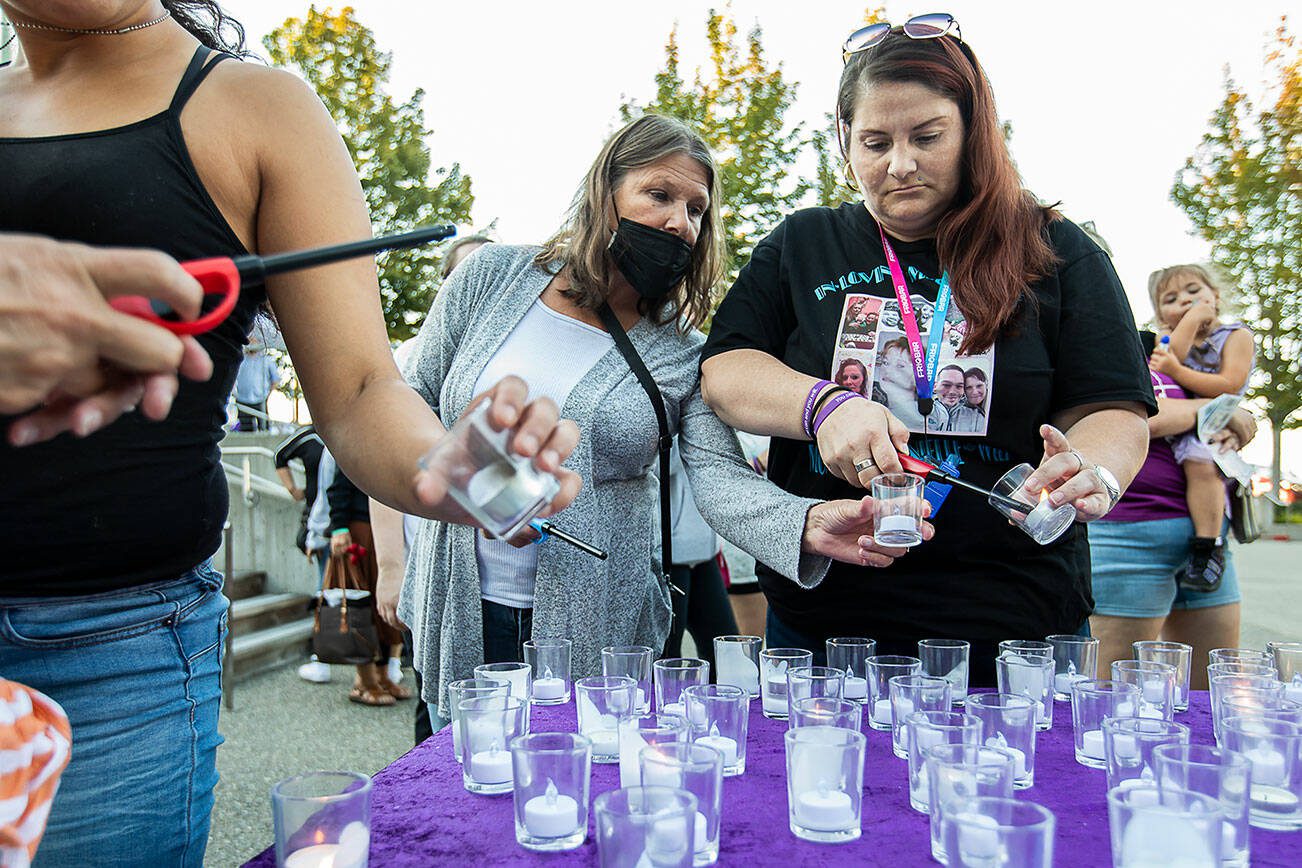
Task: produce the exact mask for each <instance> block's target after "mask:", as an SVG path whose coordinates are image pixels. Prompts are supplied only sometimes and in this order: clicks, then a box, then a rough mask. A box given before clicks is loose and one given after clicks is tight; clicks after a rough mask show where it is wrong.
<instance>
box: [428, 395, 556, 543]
mask: <svg viewBox="0 0 1302 868" xmlns="http://www.w3.org/2000/svg"><path fill="white" fill-rule="evenodd" d="M491 406H492V402H491V401H484V402H483V403H482V404H480V405H479V406H478V407H476V408H474V409H473V410H470V411H469V412H467V413H464V414H462V416H461V418H460V419H458V420H457V421H456V424H454V425H453V426H452V428H451V430H450V431H448V433H447V435H446V436H444V437H442V438H440V439H439V441H438V443H437V444H435V446H434V447H433V448H432V449H430V450H429V452H427V453H426V454H425V456H424V457H423V458H421V460H420V466H421V469H422V470H425V471H426V472H431V473H434V474H436V475H437V476H439V477H440V478H442V479H445V480H447V483H448V493H449V494H451V495H452V497H453V499H454V500H456V502H457V503H459V504H461V507H462V508H463V509H465V510H466V512H468V513H470V515H471V516H473V517H474V518H475V519H476V521H477V523H478V524H479V525H480V526H482V527H483V528H484V529H485V530H486V531H488V532H489V533H490V534H492V535H493V536H494V537H496V538H498V539H510V538H511V537H513V536H515V535H516V533H518V532H519V531H520V529H521V528H523V527H524V526H525V525H527V524H528V523H529V522H530V520H532V519H533V518H534V516H536V515H537V514H538V513H539V512H540V511H542V509H543V507H545V506H546V505H547V504H548V503H549V502H550V501H551V499H552V498H553V497H555V496H556V493H557V492H558V491H560V483H559V482H558V481H557V480H556V477H555V476H553V475H552V474H550V473H544V472H542V471H540V470H538V468H536V467H535V466H534V464H533V462H532V461H530V460H529V459H528V458H523V457H521V456H519V455H515V454H513V453H512V452H511V451H510V449H509V448H508V447H507V441H508V438H509V437H510V432H508V431H496V430H494V429H493V426H492V425H490V424H489V421H488V413H489V409H490V408H491Z"/></svg>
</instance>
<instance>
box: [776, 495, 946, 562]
mask: <svg viewBox="0 0 1302 868" xmlns="http://www.w3.org/2000/svg"><path fill="white" fill-rule="evenodd" d="M930 514H931V504H924V506H923V515H930ZM872 532H873V499H872V498H871V497H864V498H860V499H859V500H829V501H826V502H824V503H818V504H815V505H814V506H813V507H811V508H810V510H809V512H808V514H807V515H806V516H805V533H804V537H803V539H802V541H801V546H800V550H801V551H803V552H806V553H808V554H816V555H823V556H825V557H829V558H831V559H832V560H836V561H844V562H845V563H847V564H859V565H861V566H866V567H889V566H890V565H891V564H893V563H894V562H895V559H896V558H898V557H900V556H901V555H903V554H904V553H905V552H907V551H908V549H902V548H891V547H889V546H880V545H878V544H877V543H876V542H875V541H874V540H873V537H872ZM935 534H936V529H935V528H934V527H932V526H931V524H930V523H929V522H925V521H924V522H923V523H922V538H923V540H929V539H931V538H932V537H933V536H935Z"/></svg>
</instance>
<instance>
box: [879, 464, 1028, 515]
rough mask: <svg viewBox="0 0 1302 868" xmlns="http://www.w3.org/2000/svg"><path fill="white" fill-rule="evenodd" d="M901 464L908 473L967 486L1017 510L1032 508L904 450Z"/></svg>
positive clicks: (942, 482)
mask: <svg viewBox="0 0 1302 868" xmlns="http://www.w3.org/2000/svg"><path fill="white" fill-rule="evenodd" d="M900 466H902V467H903V468H904V471H905V472H906V473H912V474H914V475H916V476H921V477H922V478H923V479H925V480H927V481H928V482H939V483H941V484H942V485H957V486H958V487H959V488H965V489H967V490H968V491H970V492H972V493H973V494H979V495H981V496H982V497H987V498H989V499H991V500H994V501H996V502H998V503H1000V504H1002V505H1003V506H1006V507H1008V508H1009V509H1011V510H1013V511H1015V512H1027V511H1029V510H1030V509H1031V505H1030V504H1026V503H1022V502H1021V501H1019V500H1014V499H1013V498H1011V497H1008V496H1006V495H1003V494H995V493H994V492H993V491H990V490H989V489H986V488H982V487H981V486H979V485H973V484H972V483H970V482H968V481H967V480H964V479H959V478H958V477H957V476H950V475H949V474H948V473H946V472H945V471H943V470H941V469H940V468H939V467H936V466H935V465H932V464H928V463H927V462H925V461H923V460H921V459H919V458H914V457H913V456H912V455H905V454H904V453H903V452H901V453H900Z"/></svg>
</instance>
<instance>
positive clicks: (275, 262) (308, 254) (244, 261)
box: [109, 226, 457, 335]
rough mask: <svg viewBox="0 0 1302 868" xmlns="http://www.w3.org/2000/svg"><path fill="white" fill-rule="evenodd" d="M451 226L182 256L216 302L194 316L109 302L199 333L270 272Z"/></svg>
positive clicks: (445, 231)
mask: <svg viewBox="0 0 1302 868" xmlns="http://www.w3.org/2000/svg"><path fill="white" fill-rule="evenodd" d="M456 232H457V228H456V227H455V226H423V227H421V228H420V229H413V230H412V231H410V232H401V233H398V234H396V235H382V236H380V237H379V238H367V239H366V240H364V241H351V242H349V243H347V244H332V245H330V246H328V247H314V248H312V249H309V250H297V251H294V252H293V253H277V254H275V255H273V256H254V255H252V254H250V255H247V256H236V257H233V258H232V257H229V256H217V257H213V258H212V259H194V260H191V261H189V262H182V263H181V267H182V268H184V269H185V270H186V272H187V273H188V274H189V275H190V276H191V277H193V278H194V279H195V280H197V281H199V285H200V286H201V287H203V294H204V298H205V299H207V298H209V297H216V298H218V302H217V304H216V305H215V306H214V307H213V308H212V309H211V310H208V311H205V312H204V313H203V315H201V316H200V317H199V318H198V319H194V320H178V319H167V318H166V317H168V316H170V315H171V314H170V312H168V311H167V310H166V309H163V310H159V309H158V307H161V305H158V307H156V304H155V302H154V301H153V300H151V299H149V298H146V297H145V296H143V295H126V296H122V297H120V298H115V299H113V300H111V301H110V302H109V304H110V305H111V306H112V307H113V309H114V310H118V311H121V312H122V313H126V314H131V315H132V316H138V317H140V318H141V319H146V320H149V321H150V322H152V323H154V324H155V325H160V326H162V327H163V328H165V329H167V330H168V331H170V332H172V333H173V334H178V335H197V334H201V333H203V332H206V331H209V330H211V329H214V328H216V327H217V326H218V325H220V324H221V322H222V321H223V320H225V319H226V317H228V316H230V314H231V311H232V310H234V309H235V303H236V302H237V301H239V297H240V288H241V287H244V286H259V285H261V284H262V282H263V281H265V280H266V279H267V278H268V277H271V276H272V275H275V274H282V273H284V272H286V271H296V270H298V269H300V268H312V267H313V266H317V265H326V264H329V263H331V262H339V261H340V260H343V259H353V258H355V257H358V256H371V255H374V254H376V253H379V252H380V251H382V250H394V249H396V248H400V247H417V246H419V245H421V244H428V243H430V242H431V241H442V240H443V239H444V238H450V237H452V236H453V235H455V234H456Z"/></svg>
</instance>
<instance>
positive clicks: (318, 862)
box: [285, 844, 339, 868]
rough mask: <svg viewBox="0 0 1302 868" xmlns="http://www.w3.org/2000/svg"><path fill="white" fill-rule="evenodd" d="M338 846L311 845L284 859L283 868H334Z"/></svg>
mask: <svg viewBox="0 0 1302 868" xmlns="http://www.w3.org/2000/svg"><path fill="white" fill-rule="evenodd" d="M338 853H339V845H338V844H313V845H312V846H310V847H303V848H301V849H298V850H295V851H294V852H293V853H290V854H289V855H288V856H286V857H285V868H335V856H336V855H337V854H338Z"/></svg>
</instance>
